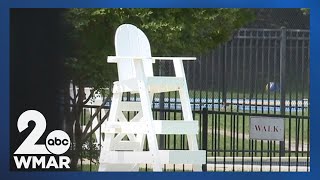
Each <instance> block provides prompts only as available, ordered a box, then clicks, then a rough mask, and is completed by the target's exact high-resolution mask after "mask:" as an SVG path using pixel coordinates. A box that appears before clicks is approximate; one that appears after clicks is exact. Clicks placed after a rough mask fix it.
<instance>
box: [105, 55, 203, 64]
mask: <svg viewBox="0 0 320 180" xmlns="http://www.w3.org/2000/svg"><path fill="white" fill-rule="evenodd" d="M121 59H137V60H139V59H140V60H142V59H150V60H152V63H155V60H172V61H174V60H186V61H194V60H196V59H197V58H196V57H137V56H108V59H107V62H108V63H117V61H118V60H121Z"/></svg>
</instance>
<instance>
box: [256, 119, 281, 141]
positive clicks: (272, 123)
mask: <svg viewBox="0 0 320 180" xmlns="http://www.w3.org/2000/svg"><path fill="white" fill-rule="evenodd" d="M284 130H285V129H284V119H283V118H276V117H250V139H256V140H275V141H284Z"/></svg>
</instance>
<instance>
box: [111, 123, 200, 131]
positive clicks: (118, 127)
mask: <svg viewBox="0 0 320 180" xmlns="http://www.w3.org/2000/svg"><path fill="white" fill-rule="evenodd" d="M152 124H153V126H154V130H155V133H156V134H198V131H199V126H198V121H181V120H153V122H152ZM148 130H149V128H148V127H147V124H146V123H145V122H114V123H112V124H107V128H106V130H105V133H123V134H127V133H128V134H135V133H142V134H146V133H148Z"/></svg>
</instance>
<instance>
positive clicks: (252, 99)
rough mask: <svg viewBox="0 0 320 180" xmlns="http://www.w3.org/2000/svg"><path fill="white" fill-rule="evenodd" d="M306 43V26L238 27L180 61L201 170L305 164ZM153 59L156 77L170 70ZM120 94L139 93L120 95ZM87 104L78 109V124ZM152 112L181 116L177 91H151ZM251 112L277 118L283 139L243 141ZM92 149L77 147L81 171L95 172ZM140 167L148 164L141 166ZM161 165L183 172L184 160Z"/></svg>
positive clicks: (183, 145) (174, 143)
mask: <svg viewBox="0 0 320 180" xmlns="http://www.w3.org/2000/svg"><path fill="white" fill-rule="evenodd" d="M309 49H310V48H309V31H308V30H293V29H240V30H239V31H238V32H237V33H236V34H235V35H234V37H233V38H232V40H230V41H229V42H227V43H225V44H223V45H220V46H219V47H217V48H216V49H214V50H212V51H211V52H208V53H207V54H203V55H201V56H199V57H198V60H197V61H195V62H185V64H184V67H185V72H186V76H187V83H188V87H189V95H190V99H191V106H192V109H193V116H194V119H195V120H198V121H199V126H200V129H199V131H200V132H199V136H198V138H199V142H200V147H201V148H203V149H206V150H207V164H206V165H205V166H204V170H208V171H309V170H310V110H309V109H310V108H309V99H310V98H309V97H310V95H309V87H310V86H309V83H310V79H309V67H310V66H309ZM157 63H158V64H157V65H156V66H154V67H157V69H154V72H156V73H157V74H158V75H159V74H161V75H174V70H173V64H171V63H170V62H167V61H166V62H161V61H160V62H157ZM124 100H130V101H139V97H138V96H137V95H130V94H126V96H124ZM92 108H95V107H86V108H84V114H83V122H84V123H85V122H86V118H88V117H90V112H92ZM106 109H108V107H106ZM153 112H154V118H155V119H171V120H173V119H182V112H181V106H180V99H179V95H178V93H177V92H168V93H162V94H157V95H155V97H154V100H153ZM133 114H134V112H132V113H129V112H128V114H127V116H133ZM252 116H262V117H281V118H284V121H285V137H284V141H270V140H252V139H250V137H249V131H250V128H249V120H250V117H252ZM98 131H100V130H98ZM92 139H93V141H94V138H92ZM89 144H90V143H89ZM159 144H160V146H161V149H187V146H188V145H187V141H186V137H185V136H184V135H161V136H159ZM88 147H89V146H88ZM87 151H89V152H91V153H89V154H88V153H87ZM93 151H94V152H98V151H99V148H98V149H94V150H92V148H89V149H86V150H84V156H83V158H84V159H86V162H87V163H84V164H86V166H89V168H86V167H85V166H83V163H82V162H83V161H81V167H80V168H81V169H83V170H96V169H95V168H96V165H95V164H92V161H90V159H94V158H93V156H94V155H90V154H92V153H93ZM96 156H97V155H95V156H94V157H96ZM88 159H89V161H88ZM141 170H144V171H145V170H149V169H148V166H147V165H146V167H144V168H142V169H141ZM166 170H168V171H189V170H190V166H188V165H172V166H168V167H166Z"/></svg>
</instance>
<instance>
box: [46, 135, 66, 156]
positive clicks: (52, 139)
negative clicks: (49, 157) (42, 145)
mask: <svg viewBox="0 0 320 180" xmlns="http://www.w3.org/2000/svg"><path fill="white" fill-rule="evenodd" d="M70 144H71V143H70V137H69V135H68V134H67V133H65V132H64V131H61V130H55V131H52V132H51V133H50V134H49V135H48V136H47V139H46V147H47V149H48V151H50V152H51V153H52V154H57V155H59V154H63V153H65V152H66V151H68V149H69V147H70Z"/></svg>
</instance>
